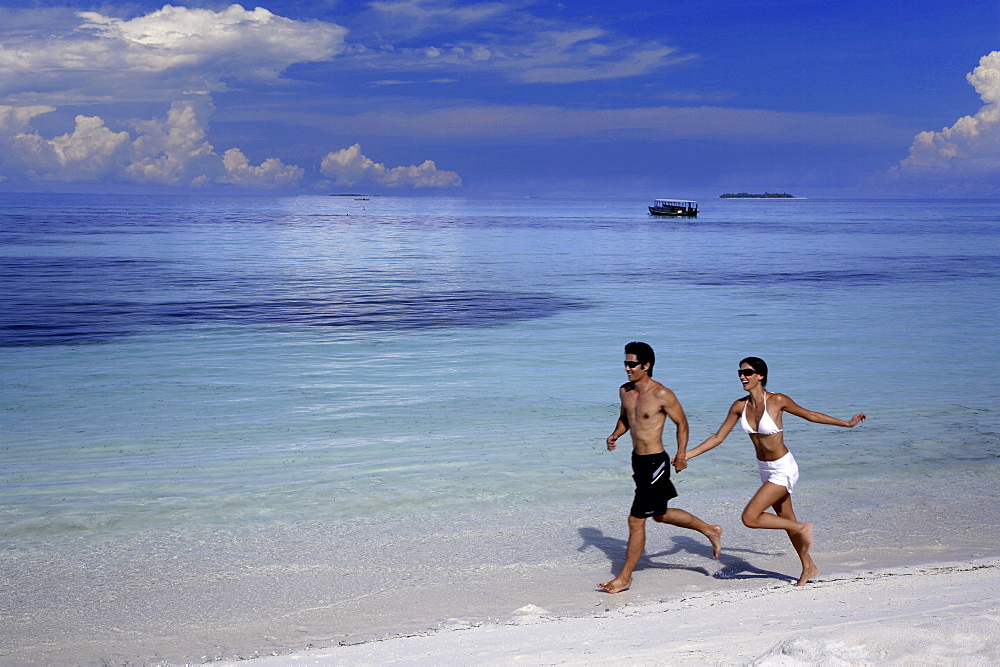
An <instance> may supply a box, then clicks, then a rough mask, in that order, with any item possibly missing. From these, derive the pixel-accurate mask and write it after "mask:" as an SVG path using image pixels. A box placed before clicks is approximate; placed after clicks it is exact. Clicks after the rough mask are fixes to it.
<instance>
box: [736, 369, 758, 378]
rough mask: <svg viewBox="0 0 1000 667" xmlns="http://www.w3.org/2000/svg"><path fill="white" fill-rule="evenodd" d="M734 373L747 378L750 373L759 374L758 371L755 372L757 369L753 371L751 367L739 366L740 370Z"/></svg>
mask: <svg viewBox="0 0 1000 667" xmlns="http://www.w3.org/2000/svg"><path fill="white" fill-rule="evenodd" d="M736 374H737V375H739V376H740V377H741V378H748V377H750V376H751V375H759V373H757V371H755V370H754V369H752V368H741V369H740V370H738V371H736Z"/></svg>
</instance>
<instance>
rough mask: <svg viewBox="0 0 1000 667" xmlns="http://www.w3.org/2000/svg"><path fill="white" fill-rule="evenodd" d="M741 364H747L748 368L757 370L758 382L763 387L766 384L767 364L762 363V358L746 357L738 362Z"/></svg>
mask: <svg viewBox="0 0 1000 667" xmlns="http://www.w3.org/2000/svg"><path fill="white" fill-rule="evenodd" d="M743 364H747V365H748V366H750V368H752V369H754V370H755V371H757V374H758V375H760V384H761V385H762V386H764V387H766V386H767V364H765V363H764V360H763V359H761V358H760V357H747V358H746V359H744V360H742V361H741V362H740V366H742V365H743Z"/></svg>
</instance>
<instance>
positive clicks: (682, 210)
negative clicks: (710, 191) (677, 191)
mask: <svg viewBox="0 0 1000 667" xmlns="http://www.w3.org/2000/svg"><path fill="white" fill-rule="evenodd" d="M649 214H650V215H670V216H674V217H678V218H680V217H683V218H693V217H695V216H697V215H698V202H696V201H691V200H689V199H654V200H653V205H652V206H650V207H649Z"/></svg>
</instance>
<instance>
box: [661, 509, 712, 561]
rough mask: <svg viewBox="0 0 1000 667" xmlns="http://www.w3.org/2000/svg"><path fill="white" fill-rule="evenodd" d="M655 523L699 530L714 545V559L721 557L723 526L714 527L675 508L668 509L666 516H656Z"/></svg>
mask: <svg viewBox="0 0 1000 667" xmlns="http://www.w3.org/2000/svg"><path fill="white" fill-rule="evenodd" d="M653 521H659V522H660V523H669V524H670V525H672V526H678V527H680V528H687V529H688V530H697V531H698V532H699V533H701V534H702V535H704V536H705V537H707V538H708V541H709V542H711V543H712V558H718V557H719V552H720V551H721V550H722V544H721V539H722V526H713V525H711V524H708V523H705V522H704V521H702V520H701V519H699V518H698V517H696V516H695V515H694V514H691V513H690V512H685V511H684V510H678V509H673V508H671V509H668V510H667V513H666V514H661V515H660V516H654V517H653Z"/></svg>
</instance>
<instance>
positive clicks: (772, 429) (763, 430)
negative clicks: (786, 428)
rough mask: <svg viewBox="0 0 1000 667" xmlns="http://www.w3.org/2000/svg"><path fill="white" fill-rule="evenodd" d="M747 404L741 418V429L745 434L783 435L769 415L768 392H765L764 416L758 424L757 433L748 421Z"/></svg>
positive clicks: (744, 405)
mask: <svg viewBox="0 0 1000 667" xmlns="http://www.w3.org/2000/svg"><path fill="white" fill-rule="evenodd" d="M749 402H750V399H749V398H748V399H747V402H746V403H744V404H743V416H742V417H741V418H740V428H742V429H743V432H744V433H756V434H758V435H774V434H775V433H781V429H780V428H778V425H777V424H775V423H774V420H773V419H771V415H769V414H767V392H766V391H765V392H764V414H762V415H761V416H760V423H759V424H757V430H756V431H755V430H754V429H753V427H752V426H750V422H748V421H747V403H749Z"/></svg>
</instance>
